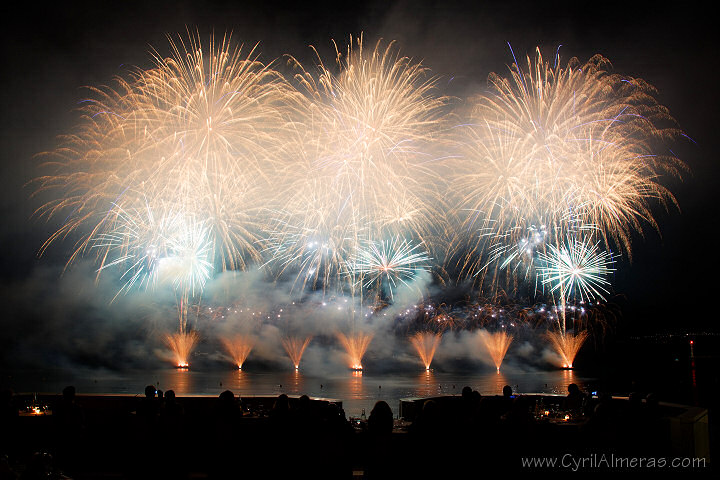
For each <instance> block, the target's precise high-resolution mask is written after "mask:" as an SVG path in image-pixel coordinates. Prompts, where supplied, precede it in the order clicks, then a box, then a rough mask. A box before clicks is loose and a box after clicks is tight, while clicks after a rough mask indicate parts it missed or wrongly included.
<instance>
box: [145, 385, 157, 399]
mask: <svg viewBox="0 0 720 480" xmlns="http://www.w3.org/2000/svg"><path fill="white" fill-rule="evenodd" d="M155 393H157V392H156V390H155V385H148V386H147V387H145V397H146V398H155Z"/></svg>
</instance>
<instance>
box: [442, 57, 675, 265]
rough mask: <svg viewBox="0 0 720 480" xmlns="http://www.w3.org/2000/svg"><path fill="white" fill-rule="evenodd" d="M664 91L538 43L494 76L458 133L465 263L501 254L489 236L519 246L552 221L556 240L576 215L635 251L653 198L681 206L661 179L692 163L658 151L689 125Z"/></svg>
mask: <svg viewBox="0 0 720 480" xmlns="http://www.w3.org/2000/svg"><path fill="white" fill-rule="evenodd" d="M655 93H656V92H655V90H654V89H653V88H652V87H651V86H649V85H648V84H647V83H645V82H644V81H642V80H640V79H634V78H628V77H622V76H620V75H617V74H613V73H611V72H610V64H609V62H608V61H607V59H605V58H603V57H601V56H595V57H593V58H591V59H590V60H589V61H588V62H587V63H585V64H580V62H578V61H577V59H571V60H570V62H568V63H567V64H566V65H565V66H562V65H561V63H560V61H559V57H556V58H555V61H554V64H552V63H551V62H546V61H544V60H543V58H542V55H541V54H540V50H539V49H538V50H537V54H536V57H535V59H534V60H533V59H531V57H530V56H528V57H527V70H526V71H523V69H522V68H521V67H520V65H519V64H517V63H515V64H513V65H512V66H511V67H510V75H509V77H502V76H500V75H497V74H492V75H491V76H490V93H489V94H485V95H480V96H476V97H473V98H471V99H470V103H471V105H472V112H471V114H470V121H469V122H468V123H467V124H466V125H463V128H460V129H458V138H459V140H458V142H459V144H460V150H461V151H462V155H460V156H459V159H458V163H457V172H458V176H457V177H456V178H455V179H454V181H453V185H455V186H456V191H457V192H458V195H459V199H458V205H459V206H460V207H459V212H460V213H461V214H462V215H461V216H460V219H459V221H460V222H461V223H462V225H463V228H462V229H459V231H460V232H461V235H460V236H459V237H458V238H457V239H456V242H458V243H459V244H461V245H462V246H463V248H464V257H463V258H462V260H461V261H460V266H461V269H462V270H464V271H465V272H466V273H467V274H468V275H470V274H473V275H475V274H477V272H478V271H479V270H481V268H480V267H484V266H487V264H488V261H487V260H483V256H485V255H487V252H488V251H489V252H490V255H491V257H492V256H493V255H496V253H497V251H495V252H493V249H488V248H487V242H488V241H490V242H492V241H493V239H495V238H497V237H501V236H506V237H508V238H507V239H506V241H505V242H504V243H505V244H506V245H517V244H518V243H519V242H520V241H521V240H522V236H523V235H525V233H526V232H525V229H524V228H523V226H525V225H528V223H530V224H540V223H542V224H544V225H547V227H548V229H549V231H551V232H552V233H553V234H554V239H553V240H555V242H554V243H559V242H558V241H557V240H558V239H559V240H560V241H561V240H562V239H563V238H564V237H565V236H566V235H567V234H568V233H569V232H568V231H567V230H564V228H565V226H569V225H571V224H572V222H568V221H567V220H568V218H571V219H572V220H573V222H576V223H579V224H588V225H595V226H596V227H597V229H598V231H599V234H600V237H601V238H602V241H603V243H604V245H605V246H606V247H608V248H609V247H610V246H611V244H614V245H615V246H617V248H619V249H620V250H621V251H624V252H625V253H626V254H627V255H628V257H630V255H631V248H630V237H631V233H632V232H633V231H639V232H642V225H643V223H647V224H650V225H651V226H653V227H654V228H657V225H656V223H655V221H654V219H653V217H652V213H651V204H652V202H653V201H660V202H661V203H663V204H667V203H674V202H675V199H674V197H673V196H672V194H671V193H670V192H669V191H668V190H667V189H666V188H664V187H663V186H662V185H661V184H660V183H659V180H660V179H661V178H662V177H663V176H664V175H678V174H679V172H680V171H681V170H682V169H684V168H685V167H684V165H683V164H682V162H680V161H679V160H678V159H677V158H676V157H675V156H674V155H672V154H671V153H668V155H659V154H657V153H656V147H658V146H662V143H663V141H664V140H666V139H669V138H673V137H675V136H677V135H680V134H681V132H680V131H679V129H678V128H677V126H676V123H675V121H674V120H673V119H672V118H671V117H670V116H669V114H668V111H667V109H666V108H665V107H663V106H662V105H659V104H658V103H657V102H656V100H655V99H654V96H653V95H654V94H655ZM496 259H497V258H496ZM509 265H510V264H506V265H505V267H508V266H509Z"/></svg>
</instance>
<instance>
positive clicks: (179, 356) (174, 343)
mask: <svg viewBox="0 0 720 480" xmlns="http://www.w3.org/2000/svg"><path fill="white" fill-rule="evenodd" d="M199 340H200V335H199V334H198V333H197V332H196V331H195V330H190V331H189V332H175V333H168V334H167V335H165V344H166V345H167V346H168V348H169V349H170V350H171V351H172V352H173V355H174V357H175V364H176V365H177V366H178V367H181V368H188V367H189V366H190V363H189V360H190V353H192V350H193V348H195V345H196V344H197V342H198V341H199Z"/></svg>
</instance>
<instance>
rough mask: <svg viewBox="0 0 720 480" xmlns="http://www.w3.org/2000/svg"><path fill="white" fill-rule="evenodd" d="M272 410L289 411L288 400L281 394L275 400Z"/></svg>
mask: <svg viewBox="0 0 720 480" xmlns="http://www.w3.org/2000/svg"><path fill="white" fill-rule="evenodd" d="M273 409H275V410H289V409H290V398H289V397H288V396H287V395H285V394H284V393H281V394H280V395H278V397H277V399H276V400H275V405H274V406H273Z"/></svg>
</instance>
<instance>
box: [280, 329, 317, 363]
mask: <svg viewBox="0 0 720 480" xmlns="http://www.w3.org/2000/svg"><path fill="white" fill-rule="evenodd" d="M311 340H312V337H311V336H310V337H303V338H300V337H285V338H283V339H282V344H283V347H284V348H285V351H286V352H287V354H288V357H290V361H291V362H292V363H293V365H294V366H295V369H296V370H297V369H298V368H300V360H301V359H302V356H303V353H305V349H306V348H307V346H308V345H309V344H310V341H311Z"/></svg>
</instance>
